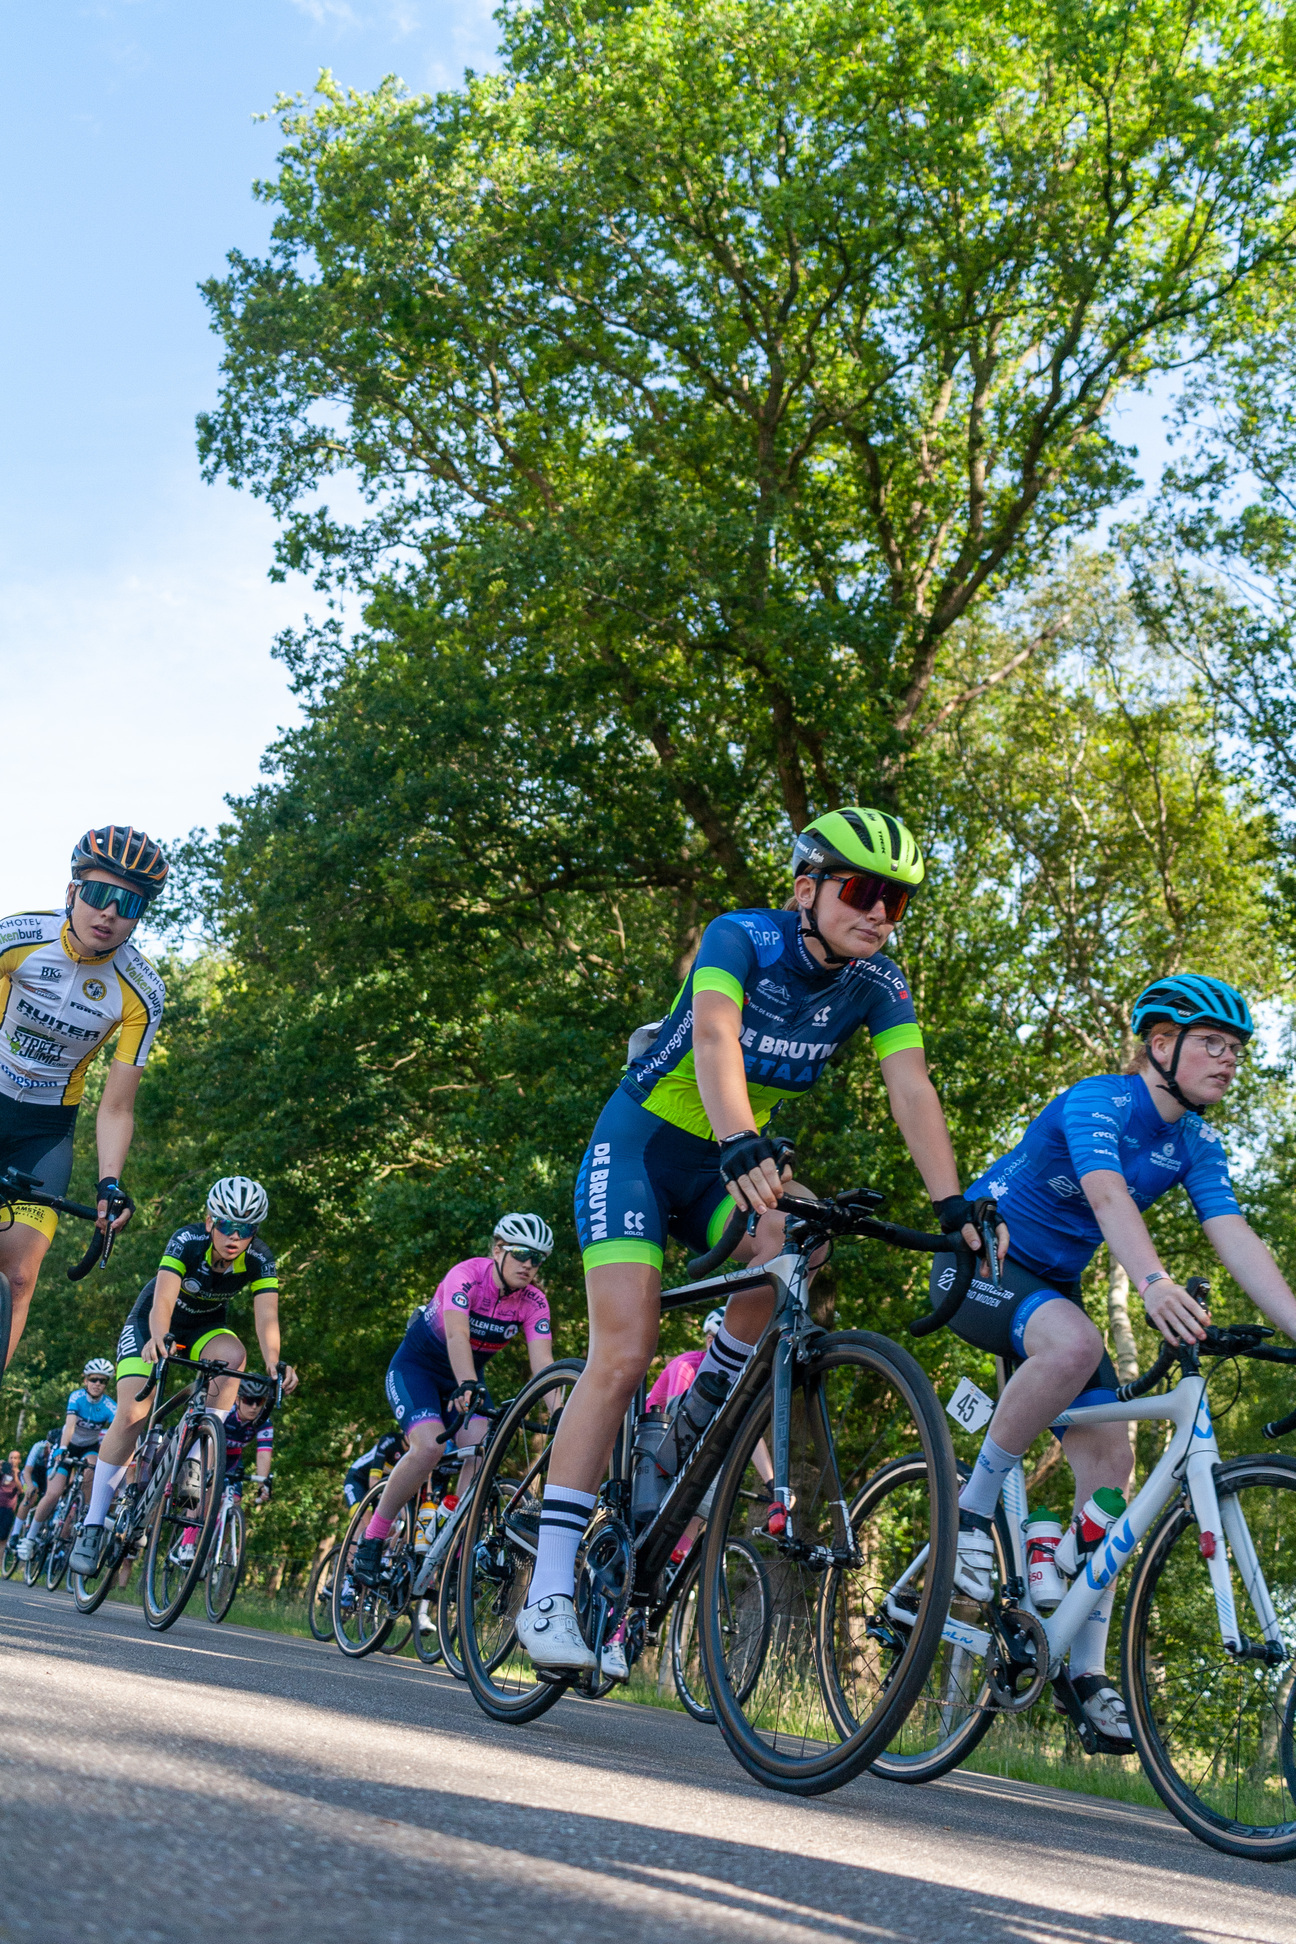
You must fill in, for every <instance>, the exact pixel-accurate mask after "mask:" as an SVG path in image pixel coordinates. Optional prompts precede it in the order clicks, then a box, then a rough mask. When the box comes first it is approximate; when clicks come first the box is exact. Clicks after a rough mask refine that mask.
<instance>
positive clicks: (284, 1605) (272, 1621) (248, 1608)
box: [108, 1585, 311, 1640]
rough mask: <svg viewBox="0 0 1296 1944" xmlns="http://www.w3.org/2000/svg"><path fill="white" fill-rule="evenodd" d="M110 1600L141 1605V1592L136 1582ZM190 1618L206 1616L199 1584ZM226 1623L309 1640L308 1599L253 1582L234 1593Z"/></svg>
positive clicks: (123, 1603)
mask: <svg viewBox="0 0 1296 1944" xmlns="http://www.w3.org/2000/svg"><path fill="white" fill-rule="evenodd" d="M108 1599H109V1601H116V1602H118V1603H119V1604H121V1605H124V1606H138V1605H139V1594H138V1592H137V1590H136V1588H135V1587H134V1585H131V1586H127V1587H123V1588H119V1589H118V1590H116V1591H115V1592H112V1593H110V1594H109V1595H108ZM188 1614H189V1617H190V1619H193V1620H204V1619H206V1617H207V1615H206V1609H205V1607H204V1606H203V1596H202V1588H201V1587H198V1588H197V1589H196V1591H195V1592H194V1595H193V1597H192V1599H191V1600H190V1602H189V1606H188ZM225 1624H226V1625H227V1626H231V1627H260V1628H261V1629H262V1630H263V1631H264V1632H266V1633H281V1634H298V1635H300V1636H302V1638H304V1639H307V1640H309V1639H310V1637H311V1631H310V1628H309V1627H308V1626H307V1624H306V1602H305V1600H304V1599H302V1598H301V1597H300V1596H299V1595H298V1596H293V1595H291V1594H287V1595H285V1594H281V1593H263V1592H261V1591H260V1589H259V1588H257V1587H255V1586H250V1587H248V1588H246V1589H240V1591H239V1592H238V1593H236V1594H235V1596H234V1604H233V1606H232V1607H231V1608H230V1610H229V1612H228V1613H227V1614H226V1616H225Z"/></svg>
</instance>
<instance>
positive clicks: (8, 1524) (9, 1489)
mask: <svg viewBox="0 0 1296 1944" xmlns="http://www.w3.org/2000/svg"><path fill="white" fill-rule="evenodd" d="M22 1489H23V1487H22V1453H21V1451H11V1452H10V1453H9V1456H8V1457H7V1458H6V1459H5V1461H4V1463H3V1464H0V1547H4V1546H7V1545H8V1543H9V1534H10V1533H11V1532H12V1531H13V1526H14V1520H15V1518H16V1517H17V1516H18V1501H19V1499H20V1498H21V1497H22Z"/></svg>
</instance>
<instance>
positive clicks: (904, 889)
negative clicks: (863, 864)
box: [825, 871, 910, 925]
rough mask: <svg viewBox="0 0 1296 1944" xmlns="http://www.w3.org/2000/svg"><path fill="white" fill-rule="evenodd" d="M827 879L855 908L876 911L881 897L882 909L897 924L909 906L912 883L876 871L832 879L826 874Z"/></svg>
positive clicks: (855, 909)
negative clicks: (874, 908)
mask: <svg viewBox="0 0 1296 1944" xmlns="http://www.w3.org/2000/svg"><path fill="white" fill-rule="evenodd" d="M825 881H826V882H828V883H830V884H835V885H836V886H837V896H838V897H839V898H840V899H841V901H842V903H843V904H846V905H850V907H851V909H852V910H853V911H872V909H873V907H874V906H875V905H876V904H877V902H878V900H879V898H880V899H881V901H882V909H883V911H885V913H886V915H887V917H888V918H889V919H890V920H891V923H892V924H893V925H898V924H899V923H900V920H901V919H902V918H903V917H904V915H905V911H906V909H907V908H908V904H909V898H910V886H909V885H907V884H897V883H896V881H895V879H894V878H888V877H879V875H878V873H877V872H876V871H861V872H860V874H859V876H858V877H831V878H830V877H828V875H827V873H825Z"/></svg>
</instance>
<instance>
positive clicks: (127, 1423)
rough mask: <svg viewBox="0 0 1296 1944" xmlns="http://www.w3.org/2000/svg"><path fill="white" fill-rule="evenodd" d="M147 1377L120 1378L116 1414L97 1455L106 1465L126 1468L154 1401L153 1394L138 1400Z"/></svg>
mask: <svg viewBox="0 0 1296 1944" xmlns="http://www.w3.org/2000/svg"><path fill="white" fill-rule="evenodd" d="M148 1381H149V1380H148V1378H147V1377H121V1378H119V1379H118V1382H117V1413H116V1416H115V1417H114V1418H113V1421H112V1423H111V1424H110V1425H109V1426H108V1429H107V1430H106V1431H105V1432H104V1436H103V1443H102V1444H101V1445H100V1447H99V1456H100V1458H101V1459H102V1460H103V1462H104V1464H105V1465H125V1464H128V1463H129V1462H130V1457H131V1453H132V1452H133V1451H134V1449H135V1445H136V1441H137V1440H138V1438H139V1434H140V1428H141V1426H142V1425H143V1423H144V1420H145V1418H146V1417H147V1416H148V1414H149V1407H150V1405H151V1404H152V1402H153V1396H152V1392H150V1393H149V1395H148V1396H147V1397H146V1398H144V1399H143V1400H141V1398H140V1392H141V1391H142V1390H143V1388H144V1386H145V1384H147V1383H148Z"/></svg>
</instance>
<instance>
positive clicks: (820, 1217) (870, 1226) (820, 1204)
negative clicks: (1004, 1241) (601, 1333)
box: [688, 1188, 993, 1336]
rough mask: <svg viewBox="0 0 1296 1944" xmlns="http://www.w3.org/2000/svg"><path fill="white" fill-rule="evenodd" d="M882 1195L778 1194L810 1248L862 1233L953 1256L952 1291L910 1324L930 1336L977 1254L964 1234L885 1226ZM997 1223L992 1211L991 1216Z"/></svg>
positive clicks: (965, 1286)
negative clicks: (812, 1197)
mask: <svg viewBox="0 0 1296 1944" xmlns="http://www.w3.org/2000/svg"><path fill="white" fill-rule="evenodd" d="M881 1199H882V1197H881V1196H880V1195H879V1194H877V1193H876V1192H875V1191H874V1190H873V1189H871V1188H849V1189H847V1190H846V1192H845V1193H844V1194H841V1195H838V1196H836V1197H835V1198H834V1200H832V1201H807V1200H803V1199H802V1198H801V1197H800V1196H797V1195H780V1196H779V1199H778V1208H779V1212H780V1213H781V1214H783V1215H788V1216H794V1217H796V1218H797V1219H798V1220H799V1221H800V1222H801V1223H802V1224H803V1225H804V1230H805V1231H806V1232H807V1234H808V1238H809V1240H810V1244H811V1246H814V1244H815V1243H816V1242H817V1241H819V1240H823V1241H828V1240H830V1239H831V1238H832V1237H833V1236H837V1235H859V1236H864V1237H867V1238H868V1239H869V1240H871V1241H874V1242H886V1243H889V1244H890V1246H891V1247H892V1248H896V1249H913V1250H915V1251H917V1252H919V1253H921V1254H924V1255H950V1256H953V1257H954V1267H953V1272H952V1274H951V1276H950V1283H949V1287H948V1288H947V1289H945V1290H943V1292H942V1295H941V1300H940V1302H939V1303H938V1304H937V1306H936V1308H935V1309H933V1310H932V1312H931V1314H930V1315H929V1316H923V1317H919V1319H918V1320H917V1322H915V1323H911V1324H910V1325H909V1334H910V1335H911V1336H931V1335H932V1334H933V1332H935V1331H936V1330H942V1329H944V1327H945V1325H946V1324H947V1323H948V1322H949V1320H950V1318H951V1317H952V1316H953V1315H954V1313H955V1311H956V1310H957V1309H958V1307H959V1305H960V1304H961V1303H962V1301H963V1298H964V1297H965V1296H966V1295H967V1293H968V1290H969V1288H970V1287H971V1283H972V1277H973V1274H974V1272H975V1269H976V1262H977V1256H976V1251H975V1250H973V1249H970V1248H969V1247H968V1245H967V1243H966V1242H965V1241H964V1240H963V1238H962V1236H960V1235H928V1234H926V1233H925V1232H924V1231H923V1230H921V1229H911V1228H905V1227H903V1226H902V1225H901V1224H900V1223H899V1222H882V1221H879V1220H878V1219H877V1218H876V1216H875V1215H874V1213H873V1211H874V1210H875V1209H876V1208H877V1206H878V1203H879V1202H880V1201H881ZM748 1220H749V1216H748V1213H747V1211H746V1210H744V1209H741V1208H738V1209H735V1210H734V1213H733V1214H732V1215H731V1216H730V1218H729V1221H728V1223H727V1225H726V1227H725V1232H724V1234H723V1235H722V1236H721V1237H720V1240H719V1241H718V1242H717V1243H716V1245H715V1247H714V1248H712V1249H708V1250H707V1252H706V1254H705V1255H700V1256H695V1257H694V1258H693V1260H692V1261H691V1262H690V1263H689V1265H688V1273H689V1277H690V1280H691V1281H693V1282H700V1281H702V1280H703V1278H704V1277H707V1276H710V1275H714V1273H715V1272H716V1271H717V1270H718V1269H719V1268H720V1267H721V1265H722V1264H723V1263H725V1262H727V1261H728V1259H729V1257H730V1256H731V1255H732V1254H733V1252H734V1250H735V1249H736V1248H737V1246H738V1244H739V1242H740V1241H741V1240H742V1237H743V1234H744V1232H745V1230H746V1228H747V1223H748ZM991 1221H993V1213H992V1215H991Z"/></svg>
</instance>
